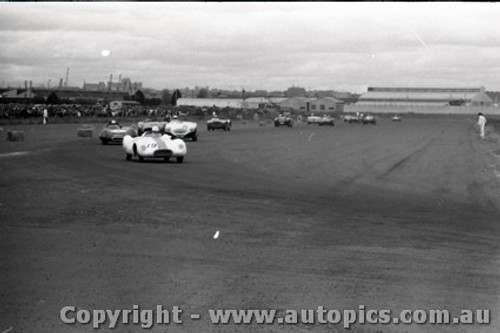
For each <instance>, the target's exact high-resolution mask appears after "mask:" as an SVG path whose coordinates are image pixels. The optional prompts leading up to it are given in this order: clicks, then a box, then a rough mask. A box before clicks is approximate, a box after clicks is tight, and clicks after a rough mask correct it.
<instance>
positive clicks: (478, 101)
mask: <svg viewBox="0 0 500 333" xmlns="http://www.w3.org/2000/svg"><path fill="white" fill-rule="evenodd" d="M492 104H493V100H492V99H491V98H490V97H489V96H488V95H487V94H486V92H485V89H484V88H483V87H480V88H431V87H368V91H367V92H366V93H364V94H362V95H361V96H360V97H359V99H358V102H357V103H356V105H357V106H365V105H366V106H377V105H386V106H403V105H406V106H408V105H410V106H443V105H451V106H461V105H464V106H465V105H467V106H491V105H492Z"/></svg>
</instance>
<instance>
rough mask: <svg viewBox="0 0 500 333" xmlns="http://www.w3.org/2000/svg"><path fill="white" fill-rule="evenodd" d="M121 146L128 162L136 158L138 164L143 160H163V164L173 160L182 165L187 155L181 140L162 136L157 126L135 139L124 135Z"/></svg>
mask: <svg viewBox="0 0 500 333" xmlns="http://www.w3.org/2000/svg"><path fill="white" fill-rule="evenodd" d="M122 145H123V149H124V150H125V154H126V159H127V160H128V161H130V160H131V159H132V157H137V159H138V160H139V162H143V161H144V159H145V158H163V160H164V161H165V162H168V161H169V160H170V158H175V159H176V160H177V163H182V162H184V156H186V153H187V148H186V143H185V142H184V141H183V140H182V139H173V138H172V137H170V135H168V134H162V133H161V132H160V129H159V128H158V127H157V126H153V128H152V129H151V131H146V132H144V133H143V134H142V135H141V136H138V137H135V138H133V137H131V136H129V135H126V136H125V137H124V138H123V144H122Z"/></svg>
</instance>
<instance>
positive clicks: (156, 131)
mask: <svg viewBox="0 0 500 333" xmlns="http://www.w3.org/2000/svg"><path fill="white" fill-rule="evenodd" d="M151 131H153V133H158V132H160V128H159V127H158V126H156V125H155V126H153V128H151Z"/></svg>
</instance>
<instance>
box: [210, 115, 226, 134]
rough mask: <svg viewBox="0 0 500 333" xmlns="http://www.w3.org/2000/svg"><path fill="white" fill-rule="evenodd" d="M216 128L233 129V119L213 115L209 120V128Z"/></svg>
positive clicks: (212, 129)
mask: <svg viewBox="0 0 500 333" xmlns="http://www.w3.org/2000/svg"><path fill="white" fill-rule="evenodd" d="M216 129H222V130H224V131H230V130H231V119H220V118H219V117H217V116H213V117H212V118H211V119H209V120H207V130H208V131H214V130H216Z"/></svg>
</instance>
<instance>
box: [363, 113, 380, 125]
mask: <svg viewBox="0 0 500 333" xmlns="http://www.w3.org/2000/svg"><path fill="white" fill-rule="evenodd" d="M362 123H363V125H366V124H372V125H375V124H377V120H376V119H375V116H373V115H371V114H367V115H365V116H364V117H363V119H362Z"/></svg>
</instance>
